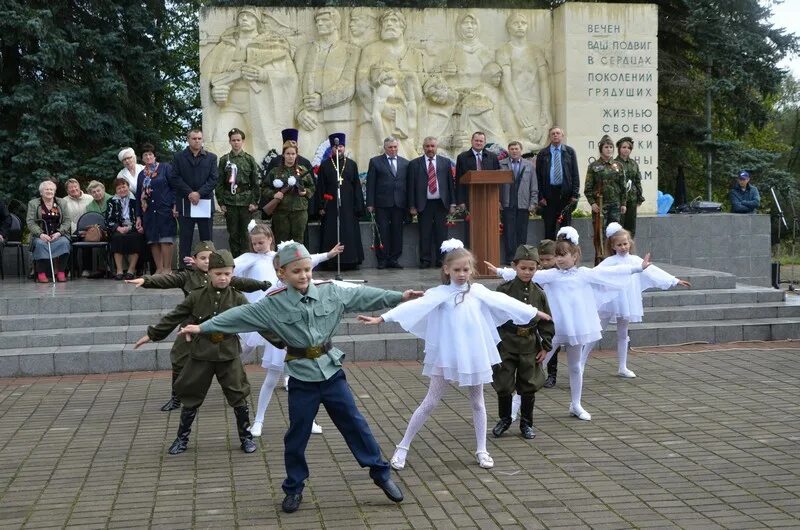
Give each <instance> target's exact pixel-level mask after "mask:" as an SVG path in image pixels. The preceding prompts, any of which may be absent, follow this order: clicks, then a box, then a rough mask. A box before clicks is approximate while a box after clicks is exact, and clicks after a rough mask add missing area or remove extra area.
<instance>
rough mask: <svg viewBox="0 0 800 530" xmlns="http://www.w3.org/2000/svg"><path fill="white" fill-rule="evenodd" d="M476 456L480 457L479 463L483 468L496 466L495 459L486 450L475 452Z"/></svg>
mask: <svg viewBox="0 0 800 530" xmlns="http://www.w3.org/2000/svg"><path fill="white" fill-rule="evenodd" d="M475 457H476V458H477V459H478V465H479V466H481V467H482V468H483V469H492V468H493V467H494V460H493V459H492V457H491V456H489V453H487V452H486V451H479V452H477V453H475Z"/></svg>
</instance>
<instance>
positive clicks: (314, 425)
mask: <svg viewBox="0 0 800 530" xmlns="http://www.w3.org/2000/svg"><path fill="white" fill-rule="evenodd" d="M311 434H322V427H320V426H319V423H317V420H314V423H312V424H311Z"/></svg>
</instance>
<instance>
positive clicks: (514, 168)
mask: <svg viewBox="0 0 800 530" xmlns="http://www.w3.org/2000/svg"><path fill="white" fill-rule="evenodd" d="M511 171H513V172H514V178H515V179H518V178H519V162H517V161H516V160H514V161H512V162H511Z"/></svg>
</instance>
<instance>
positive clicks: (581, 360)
mask: <svg viewBox="0 0 800 530" xmlns="http://www.w3.org/2000/svg"><path fill="white" fill-rule="evenodd" d="M593 346H594V343H593V342H592V343H589V344H576V345H574V346H567V347H566V348H564V349H565V350H566V352H567V367H568V369H569V392H570V394H571V397H572V406H573V407H575V408H579V409H582V407H581V394H582V393H583V370H584V368H586V361H588V360H589V353H590V352H591V351H592V347H593ZM555 351H556V347H555V346H554V347H553V349H552V350H551V351H550V352H548V354H547V356H546V357H545V359H544V361H543V362H542V364H545V365H546V364H547V362H548V361H549V360H550V358H551V357H552V356H553V353H555Z"/></svg>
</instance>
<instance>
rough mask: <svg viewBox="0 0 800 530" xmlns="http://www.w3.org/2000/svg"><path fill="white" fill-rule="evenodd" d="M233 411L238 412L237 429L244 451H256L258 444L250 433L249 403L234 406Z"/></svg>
mask: <svg viewBox="0 0 800 530" xmlns="http://www.w3.org/2000/svg"><path fill="white" fill-rule="evenodd" d="M233 413H234V414H236V430H237V431H239V441H240V442H241V443H242V445H241V446H240V447H241V448H242V451H244V452H245V453H253V452H255V450H256V449H258V446H257V445H256V443H255V442H254V441H253V435H252V434H250V409H248V408H247V405H240V406H238V407H233Z"/></svg>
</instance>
